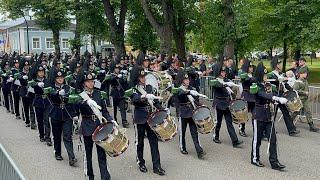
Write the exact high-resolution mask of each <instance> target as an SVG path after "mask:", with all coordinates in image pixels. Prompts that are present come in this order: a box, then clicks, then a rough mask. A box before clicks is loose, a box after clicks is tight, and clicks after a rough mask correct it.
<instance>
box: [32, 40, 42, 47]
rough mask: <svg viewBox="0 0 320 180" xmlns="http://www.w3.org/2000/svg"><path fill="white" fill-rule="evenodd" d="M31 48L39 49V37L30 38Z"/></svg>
mask: <svg viewBox="0 0 320 180" xmlns="http://www.w3.org/2000/svg"><path fill="white" fill-rule="evenodd" d="M32 49H40V38H38V37H37V38H35V37H34V38H32Z"/></svg>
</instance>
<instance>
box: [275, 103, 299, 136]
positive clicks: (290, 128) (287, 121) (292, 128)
mask: <svg viewBox="0 0 320 180" xmlns="http://www.w3.org/2000/svg"><path fill="white" fill-rule="evenodd" d="M278 107H279V109H280V110H281V112H282V115H283V119H284V123H285V124H286V126H287V130H288V132H289V133H291V132H293V131H295V130H296V126H295V125H294V124H293V120H292V119H291V116H290V114H289V111H288V108H287V106H286V105H284V104H278Z"/></svg>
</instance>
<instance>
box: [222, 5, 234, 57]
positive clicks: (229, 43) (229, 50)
mask: <svg viewBox="0 0 320 180" xmlns="http://www.w3.org/2000/svg"><path fill="white" fill-rule="evenodd" d="M222 3H223V6H224V10H223V15H224V19H225V24H226V27H225V28H226V30H227V31H228V33H227V37H226V43H225V48H224V54H225V56H226V57H229V58H234V48H235V42H234V37H233V35H230V34H234V31H235V27H234V12H233V0H223V2H222Z"/></svg>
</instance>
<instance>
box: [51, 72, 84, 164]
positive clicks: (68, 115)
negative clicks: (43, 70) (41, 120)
mask: <svg viewBox="0 0 320 180" xmlns="http://www.w3.org/2000/svg"><path fill="white" fill-rule="evenodd" d="M50 79H55V80H54V82H52V83H51V84H54V85H53V86H52V90H51V93H49V96H48V98H49V100H50V101H51V103H52V108H51V111H50V113H49V117H50V118H51V125H52V134H53V142H54V144H53V145H54V150H55V158H56V160H58V161H62V160H63V157H62V156H61V135H62V134H63V142H64V145H65V148H66V150H67V153H68V157H69V165H70V166H75V164H76V162H77V159H76V158H75V155H74V151H73V142H72V126H73V120H77V119H78V118H77V116H76V112H75V109H74V106H73V104H70V103H68V95H69V94H71V93H72V92H71V91H72V89H71V87H70V86H69V85H66V84H65V83H64V73H63V72H62V71H61V70H57V71H56V72H55V74H54V77H52V78H50Z"/></svg>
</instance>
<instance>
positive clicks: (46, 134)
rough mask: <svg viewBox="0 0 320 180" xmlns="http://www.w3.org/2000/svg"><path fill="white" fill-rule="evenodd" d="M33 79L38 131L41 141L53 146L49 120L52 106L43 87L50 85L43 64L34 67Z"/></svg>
mask: <svg viewBox="0 0 320 180" xmlns="http://www.w3.org/2000/svg"><path fill="white" fill-rule="evenodd" d="M34 69H35V70H34V71H35V72H34V74H33V79H34V81H35V84H34V85H33V86H32V88H33V89H34V93H35V97H34V100H33V106H34V109H35V113H36V119H37V123H38V131H39V136H40V141H41V142H44V141H45V142H46V144H47V145H48V146H52V142H51V137H50V134H51V125H50V122H49V111H50V109H51V108H52V107H51V104H50V102H49V100H48V98H47V96H46V95H45V94H44V92H43V88H44V87H45V86H46V87H47V86H48V85H49V82H48V79H47V78H46V77H45V68H44V67H43V66H42V65H38V66H35V67H34Z"/></svg>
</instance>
